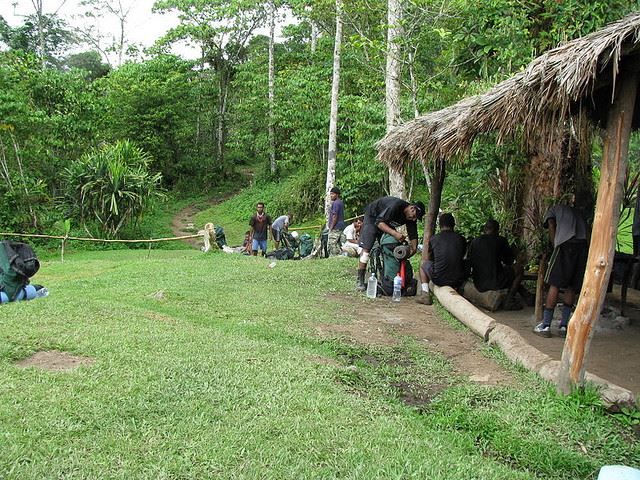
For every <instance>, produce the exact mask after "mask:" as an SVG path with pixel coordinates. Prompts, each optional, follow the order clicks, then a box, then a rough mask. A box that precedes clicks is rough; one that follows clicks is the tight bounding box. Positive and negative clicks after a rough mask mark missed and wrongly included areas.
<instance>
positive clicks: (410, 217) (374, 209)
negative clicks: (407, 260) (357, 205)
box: [356, 197, 424, 291]
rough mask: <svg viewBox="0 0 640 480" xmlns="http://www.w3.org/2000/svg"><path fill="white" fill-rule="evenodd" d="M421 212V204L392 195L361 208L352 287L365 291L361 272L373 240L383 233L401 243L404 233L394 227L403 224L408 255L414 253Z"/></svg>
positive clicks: (422, 208)
mask: <svg viewBox="0 0 640 480" xmlns="http://www.w3.org/2000/svg"><path fill="white" fill-rule="evenodd" d="M423 215H424V203H422V202H419V201H418V202H414V203H409V202H407V201H405V200H402V199H400V198H396V197H382V198H379V199H377V200H375V201H373V202H371V203H370V204H369V205H367V206H366V208H365V214H364V223H363V225H362V230H361V231H360V247H362V253H361V254H360V263H359V264H358V277H357V283H356V288H357V289H358V290H361V291H364V290H366V288H367V287H366V285H365V278H364V277H365V274H366V270H367V263H368V262H369V252H370V251H371V248H372V247H373V244H374V243H375V241H376V240H377V239H380V237H381V236H382V234H383V233H388V234H389V235H391V236H392V237H394V238H395V239H396V240H397V241H398V242H403V241H404V240H405V236H404V235H403V234H402V233H400V232H398V231H397V230H396V228H397V227H399V226H401V225H406V228H407V236H408V237H409V248H410V256H411V255H413V254H415V253H416V250H417V248H418V226H417V223H416V222H417V220H422V217H423Z"/></svg>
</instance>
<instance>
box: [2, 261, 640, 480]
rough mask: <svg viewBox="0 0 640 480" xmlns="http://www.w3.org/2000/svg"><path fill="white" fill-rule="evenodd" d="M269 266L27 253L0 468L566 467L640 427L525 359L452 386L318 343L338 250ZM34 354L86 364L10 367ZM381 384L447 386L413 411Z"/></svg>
mask: <svg viewBox="0 0 640 480" xmlns="http://www.w3.org/2000/svg"><path fill="white" fill-rule="evenodd" d="M267 263H268V262H267V261H266V260H264V259H261V258H248V257H241V256H231V255H224V254H221V253H214V254H206V255H205V254H201V253H199V252H197V251H161V250H154V251H152V252H151V255H150V258H147V252H145V251H130V250H129V251H126V250H122V251H109V252H94V253H90V252H82V253H77V254H75V255H71V256H69V257H68V259H67V261H66V262H65V263H64V264H61V263H59V262H58V261H54V260H52V261H48V262H45V263H44V265H43V267H42V269H41V273H39V274H38V276H37V278H36V281H37V282H39V283H43V284H45V285H47V286H48V287H49V289H50V291H51V295H50V296H49V297H48V298H46V299H41V300H36V301H33V302H27V303H18V304H9V305H4V306H2V307H0V315H1V316H0V478H7V479H41V478H122V479H132V478H167V479H174V478H229V479H236V478H248V479H251V478H256V479H257V478H269V479H292V478H326V479H332V478H363V479H371V478H381V479H382V478H384V479H388V478H418V479H425V478H429V479H461V478H464V479H532V478H567V479H569V478H594V477H595V472H597V469H598V468H599V466H600V465H602V464H605V463H626V464H631V465H635V466H640V449H639V446H638V442H636V441H634V440H633V439H632V437H631V436H630V434H629V432H626V431H623V430H622V427H621V426H620V425H619V424H618V423H617V422H616V421H615V420H613V419H612V418H611V417H610V416H606V415H604V414H603V413H602V411H601V409H600V408H599V407H598V404H597V402H596V401H594V400H593V399H589V398H588V396H584V395H583V396H572V397H567V398H560V397H558V396H556V394H555V393H553V391H552V390H551V389H550V388H549V387H548V386H547V385H546V384H544V383H543V382H541V381H539V380H538V379H537V378H536V377H534V376H533V375H530V374H527V373H524V372H517V375H519V377H520V380H521V381H520V385H519V386H518V387H517V388H506V387H502V388H488V387H479V386H475V385H470V384H468V383H466V382H465V381H464V380H462V379H459V378H456V377H455V376H454V375H453V374H452V370H451V366H450V365H449V363H448V362H447V360H446V359H445V358H443V357H442V356H440V355H437V354H435V353H433V352H429V351H427V350H425V349H424V348H422V347H418V346H416V345H415V344H414V343H412V342H411V341H407V342H406V343H405V344H404V345H402V346H401V347H389V348H382V347H380V348H375V349H374V348H367V347H358V346H353V345H349V344H345V343H344V342H343V341H341V340H340V339H334V340H321V339H318V338H316V337H315V336H314V335H313V334H312V332H313V326H314V325H316V324H321V323H327V322H348V321H350V319H351V318H352V317H353V315H354V314H355V311H353V309H351V308H345V307H343V306H340V305H337V304H336V302H335V301H333V300H330V299H328V298H327V296H326V294H327V293H332V292H349V291H351V287H352V285H351V283H352V270H353V267H354V265H353V262H352V261H351V259H344V258H336V259H329V260H325V261H309V262H306V261H300V262H295V261H289V262H278V264H277V265H276V267H275V268H274V269H269V268H267ZM159 292H161V293H159ZM363 301H364V300H363ZM51 349H57V350H62V351H69V352H72V353H74V354H78V355H85V356H88V357H91V358H93V359H95V363H94V364H93V365H91V366H85V367H82V368H80V369H79V370H76V371H74V372H70V373H59V372H46V371H41V370H38V369H35V368H29V369H18V368H16V367H15V366H14V364H13V363H14V361H15V360H18V359H22V358H25V357H27V356H28V355H30V354H32V353H34V352H36V351H39V350H51ZM372 358H373V359H375V361H371V360H367V359H372ZM398 359H401V360H402V361H399V360H398ZM399 379H404V380H407V379H410V380H411V382H412V383H414V384H416V385H420V384H421V383H423V384H424V386H425V387H429V385H432V384H437V385H441V386H443V387H446V388H445V390H444V391H443V392H442V393H441V394H440V395H439V396H438V397H437V398H436V399H435V401H434V402H432V403H430V404H427V405H423V406H422V407H421V408H420V409H412V408H410V407H407V406H405V405H404V404H403V403H402V402H401V401H400V400H399V392H398V391H397V390H396V389H395V388H394V385H396V384H397V383H398V380H399Z"/></svg>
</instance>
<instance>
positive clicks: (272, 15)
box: [269, 1, 276, 173]
mask: <svg viewBox="0 0 640 480" xmlns="http://www.w3.org/2000/svg"><path fill="white" fill-rule="evenodd" d="M269 7H270V8H269V161H270V166H271V173H276V134H275V127H274V123H275V120H274V114H275V106H274V98H275V96H274V84H275V69H274V53H273V51H274V39H275V31H276V5H275V3H274V2H273V1H271V2H270V5H269Z"/></svg>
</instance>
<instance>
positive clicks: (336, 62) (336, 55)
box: [324, 0, 342, 222]
mask: <svg viewBox="0 0 640 480" xmlns="http://www.w3.org/2000/svg"><path fill="white" fill-rule="evenodd" d="M341 43H342V0H336V38H335V43H334V46H333V79H332V81H331V117H330V119H329V151H328V156H327V183H326V187H325V200H324V216H325V218H326V219H327V222H328V221H329V220H328V219H329V209H330V208H331V198H330V196H329V190H331V187H333V185H334V184H335V180H336V157H337V155H336V150H337V137H338V93H339V90H340V49H341Z"/></svg>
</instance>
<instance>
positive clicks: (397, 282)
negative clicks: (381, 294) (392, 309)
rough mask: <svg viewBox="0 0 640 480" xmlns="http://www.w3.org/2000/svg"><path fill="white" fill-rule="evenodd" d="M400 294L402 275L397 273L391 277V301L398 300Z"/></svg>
mask: <svg viewBox="0 0 640 480" xmlns="http://www.w3.org/2000/svg"><path fill="white" fill-rule="evenodd" d="M401 296H402V277H401V276H400V274H399V273H398V274H397V275H396V276H395V277H393V297H392V299H393V301H394V302H399V301H400V297H401Z"/></svg>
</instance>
